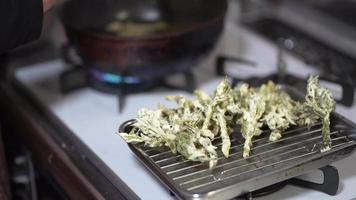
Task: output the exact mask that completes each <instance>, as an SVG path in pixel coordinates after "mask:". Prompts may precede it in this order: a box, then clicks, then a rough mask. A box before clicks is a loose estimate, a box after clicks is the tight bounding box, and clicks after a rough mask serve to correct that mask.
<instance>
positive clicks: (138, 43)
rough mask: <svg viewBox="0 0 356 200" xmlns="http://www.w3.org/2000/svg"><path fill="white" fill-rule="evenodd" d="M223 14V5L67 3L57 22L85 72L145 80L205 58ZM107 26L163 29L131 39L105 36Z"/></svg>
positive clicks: (198, 0)
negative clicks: (60, 20)
mask: <svg viewBox="0 0 356 200" xmlns="http://www.w3.org/2000/svg"><path fill="white" fill-rule="evenodd" d="M226 8H227V1H226V0H72V1H69V2H67V3H66V4H65V5H64V6H63V8H62V11H61V19H62V22H63V24H64V27H65V29H66V33H67V36H68V39H69V41H70V42H71V44H73V45H74V47H75V48H76V50H77V52H78V53H79V55H80V57H81V58H82V60H83V63H84V65H85V66H87V67H89V68H90V69H91V70H94V71H96V72H100V73H109V74H113V75H118V76H122V77H136V78H139V79H142V80H149V79H154V78H157V77H162V76H165V75H167V74H170V73H174V72H179V71H184V70H187V69H189V68H191V67H192V66H193V65H194V64H195V63H196V62H197V61H198V60H199V58H200V57H202V56H203V55H204V54H207V53H208V52H209V51H210V50H211V49H212V48H213V46H214V44H215V43H216V41H217V40H218V37H219V35H220V33H221V32H222V29H223V24H224V23H223V21H224V16H225V12H226ZM112 23H119V25H120V23H121V24H125V25H126V26H127V25H128V26H129V25H130V23H132V24H134V25H135V24H136V25H137V24H138V25H140V24H141V25H142V24H143V25H144V27H146V28H147V25H150V24H151V25H152V26H156V25H157V24H164V26H163V28H162V27H161V29H160V30H159V31H146V32H145V31H143V32H142V33H140V32H138V33H137V32H136V33H134V34H131V35H130V33H126V34H120V32H117V33H115V32H110V31H107V27H108V26H110V24H112ZM122 81H124V82H125V79H122Z"/></svg>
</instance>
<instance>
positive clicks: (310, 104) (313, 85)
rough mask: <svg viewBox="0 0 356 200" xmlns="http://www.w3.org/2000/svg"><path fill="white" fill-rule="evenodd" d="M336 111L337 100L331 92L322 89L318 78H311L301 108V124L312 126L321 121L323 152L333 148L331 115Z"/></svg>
mask: <svg viewBox="0 0 356 200" xmlns="http://www.w3.org/2000/svg"><path fill="white" fill-rule="evenodd" d="M334 110H335V100H334V99H333V98H332V94H331V92H330V90H328V89H326V88H322V87H320V85H319V79H318V76H312V77H310V78H309V80H308V87H307V95H306V96H305V102H304V103H303V104H302V105H301V106H300V110H299V112H301V113H302V115H301V117H300V118H299V119H300V121H299V123H300V124H301V125H304V124H306V125H308V126H311V125H313V124H314V123H316V122H317V120H318V119H321V121H322V134H323V148H322V152H323V151H327V150H329V149H330V148H331V140H330V113H331V112H332V111H334Z"/></svg>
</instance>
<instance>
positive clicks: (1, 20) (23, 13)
mask: <svg viewBox="0 0 356 200" xmlns="http://www.w3.org/2000/svg"><path fill="white" fill-rule="evenodd" d="M42 20H43V5H42V0H0V54H2V53H4V52H5V51H8V50H11V49H13V48H15V47H17V46H19V45H21V44H25V43H27V42H30V41H32V40H35V39H37V38H38V37H39V36H40V34H41V29H42Z"/></svg>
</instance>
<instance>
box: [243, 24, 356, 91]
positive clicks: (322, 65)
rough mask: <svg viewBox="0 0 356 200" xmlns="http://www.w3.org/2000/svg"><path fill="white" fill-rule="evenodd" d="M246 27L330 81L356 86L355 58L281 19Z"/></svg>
mask: <svg viewBox="0 0 356 200" xmlns="http://www.w3.org/2000/svg"><path fill="white" fill-rule="evenodd" d="M243 25H245V26H246V27H248V28H250V29H251V30H253V31H255V32H257V33H259V34H261V35H263V36H264V37H266V38H268V39H269V40H271V41H273V42H274V43H276V44H277V45H280V46H281V47H283V48H284V49H286V50H288V51H290V52H292V53H294V54H295V55H296V56H298V57H300V58H301V59H302V60H304V61H305V62H306V63H308V64H311V65H312V66H315V67H317V68H318V70H319V71H320V72H321V75H323V76H325V77H327V78H328V79H331V80H337V81H339V82H343V83H344V84H350V85H352V86H354V87H356V59H354V58H352V57H350V56H348V55H346V54H344V53H342V52H340V51H338V50H336V49H334V48H332V47H330V46H328V45H326V44H324V43H322V42H320V41H318V40H317V39H316V38H314V37H312V36H310V35H308V34H306V33H304V32H302V31H300V30H297V29H296V28H293V27H291V26H289V25H287V24H285V23H283V22H281V21H280V20H278V19H274V18H264V19H260V20H257V21H253V22H251V21H250V22H243Z"/></svg>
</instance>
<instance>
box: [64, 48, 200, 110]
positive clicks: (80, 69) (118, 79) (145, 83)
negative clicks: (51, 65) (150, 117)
mask: <svg viewBox="0 0 356 200" xmlns="http://www.w3.org/2000/svg"><path fill="white" fill-rule="evenodd" d="M62 56H63V59H64V61H65V62H66V63H67V64H68V65H71V66H72V67H71V68H70V69H69V70H67V71H65V72H63V73H62V74H61V75H60V78H59V81H60V83H59V84H60V88H61V91H62V93H69V92H71V91H74V90H77V89H80V88H84V87H88V86H90V87H92V88H94V89H96V90H98V91H101V92H105V93H110V94H115V95H117V97H118V110H119V112H120V113H121V112H122V110H123V108H124V105H125V97H126V96H127V95H129V94H134V93H141V92H146V91H149V90H152V89H155V88H158V87H164V88H166V89H175V90H182V91H187V92H190V93H192V92H193V91H194V89H195V87H196V83H195V76H194V74H193V72H192V71H191V68H190V66H191V65H194V64H195V63H194V62H193V61H191V60H186V61H185V62H182V63H181V64H180V65H176V66H172V67H171V68H164V69H155V71H152V70H151V71H147V70H146V71H144V70H143V71H142V70H141V74H142V73H143V74H144V76H142V78H138V77H134V76H121V75H118V74H114V73H107V72H103V71H100V70H99V69H96V68H88V67H84V66H83V64H82V63H83V61H82V60H81V58H80V57H79V56H78V55H77V53H76V51H75V49H74V48H73V47H72V46H70V45H64V46H63V47H62ZM173 75H181V76H183V78H184V80H183V84H182V85H177V84H172V83H170V82H169V80H168V79H170V78H171V77H172V76H173Z"/></svg>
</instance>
